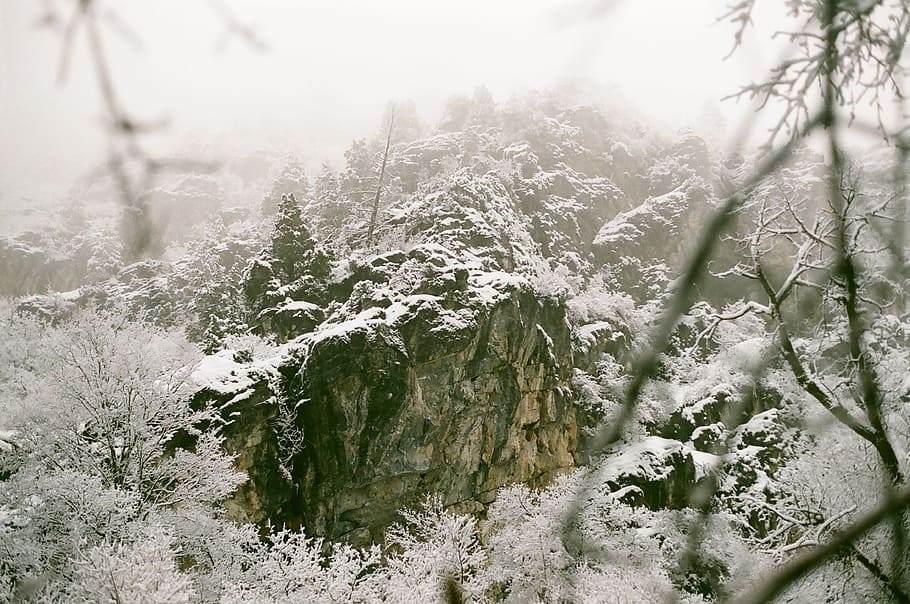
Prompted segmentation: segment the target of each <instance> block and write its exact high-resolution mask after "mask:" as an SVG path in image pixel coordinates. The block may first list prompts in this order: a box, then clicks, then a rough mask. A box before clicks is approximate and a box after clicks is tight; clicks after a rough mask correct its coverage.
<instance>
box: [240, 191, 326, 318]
mask: <svg viewBox="0 0 910 604" xmlns="http://www.w3.org/2000/svg"><path fill="white" fill-rule="evenodd" d="M330 271H331V266H330V259H329V256H328V254H326V252H325V251H324V250H323V248H322V246H321V245H319V244H318V243H317V242H316V240H315V239H313V236H312V235H311V234H310V231H309V229H308V228H307V226H306V224H305V222H304V219H303V210H302V208H301V207H300V204H298V203H297V199H296V198H295V197H294V195H293V194H289V195H283V196H282V198H281V201H280V202H279V204H278V216H277V218H276V220H275V228H274V230H273V232H272V240H271V243H270V244H269V246H268V247H267V248H266V249H264V250H262V252H261V253H260V254H259V257H258V258H256V259H255V260H253V261H252V262H251V263H250V264H249V265H248V266H247V268H246V271H245V273H244V276H243V292H244V296H245V298H246V301H247V306H248V309H249V311H250V320H251V321H255V318H256V317H257V316H258V315H259V313H260V312H261V311H263V310H264V309H266V308H269V307H270V306H274V305H275V304H277V303H280V302H281V301H283V300H285V299H288V298H290V299H311V300H312V299H318V298H319V297H320V295H319V293H318V291H317V290H318V289H319V287H318V286H319V284H320V282H322V281H324V280H325V279H326V278H328V276H329V273H330Z"/></svg>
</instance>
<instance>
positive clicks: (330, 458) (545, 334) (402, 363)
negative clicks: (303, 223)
mask: <svg viewBox="0 0 910 604" xmlns="http://www.w3.org/2000/svg"><path fill="white" fill-rule="evenodd" d="M426 253H427V251H426V250H416V251H414V252H413V253H412V254H411V257H412V258H413V257H414V256H420V255H421V254H426ZM397 260H399V261H401V260H403V258H397ZM406 264H407V260H404V262H402V263H401V264H396V265H395V267H396V268H395V269H394V270H396V271H399V272H400V271H402V270H407V267H406ZM422 265H423V266H427V264H426V261H425V260H424V261H423V263H422ZM429 265H430V266H432V264H429ZM449 277H451V281H452V282H453V283H457V282H458V280H459V279H463V280H464V285H465V286H469V287H464V289H463V290H462V291H461V292H460V294H459V292H458V289H457V288H454V291H452V289H450V291H449V293H448V294H445V295H442V294H434V293H429V292H431V291H433V290H434V288H433V285H434V283H436V284H437V285H438V282H446V281H448V280H449ZM361 289H362V287H361ZM389 294H390V292H387V291H386V292H381V293H377V292H375V291H374V292H373V293H372V295H371V296H370V297H367V298H368V299H367V301H366V302H361V306H362V307H363V310H361V312H360V313H359V314H357V315H356V317H355V318H353V319H350V320H348V321H343V322H341V323H335V324H333V323H327V324H325V325H323V326H322V327H320V328H319V329H317V330H316V331H315V332H312V333H309V334H305V335H304V336H301V337H299V338H297V339H296V340H294V341H292V342H290V343H289V344H287V345H285V346H284V347H283V348H282V351H281V353H280V354H279V355H278V357H276V358H275V359H273V360H272V361H271V362H270V363H271V365H267V366H266V365H264V364H262V363H260V364H259V365H256V366H247V365H243V364H234V363H232V362H231V361H230V360H229V359H227V358H226V356H225V355H226V353H222V354H221V355H220V356H218V357H213V358H212V359H210V361H209V362H208V363H209V367H207V368H206V367H203V368H201V369H200V371H198V372H197V379H199V380H200V381H201V382H202V385H203V386H205V389H204V391H203V392H204V394H203V395H202V396H211V397H216V398H218V399H219V400H222V401H223V402H224V403H227V404H226V405H225V408H224V409H225V415H226V416H228V417H232V418H234V419H235V421H234V423H232V424H231V425H230V426H228V428H227V436H228V446H229V447H230V448H231V449H232V450H234V451H236V452H237V453H239V455H240V457H239V459H238V465H239V466H240V468H241V469H244V470H246V471H247V472H248V473H249V474H250V482H249V483H248V484H247V485H246V486H245V487H243V488H242V489H241V492H240V493H239V495H238V496H237V497H236V498H235V501H234V502H233V504H232V506H233V508H234V510H235V512H240V511H241V510H242V515H243V516H245V517H246V518H249V519H251V520H254V521H259V522H263V521H265V520H271V522H272V523H277V524H281V523H287V524H289V525H292V526H298V525H302V526H304V527H306V529H307V530H308V532H311V533H314V534H320V535H325V536H328V537H330V538H344V539H346V540H349V541H352V542H355V543H364V542H368V541H370V540H373V539H377V538H379V537H380V536H381V530H382V529H383V528H384V527H385V526H387V525H388V524H390V523H392V522H394V521H396V520H397V519H398V517H397V510H398V509H400V508H401V507H402V506H406V505H415V504H417V503H418V502H419V501H420V500H421V499H422V497H423V496H424V495H425V494H426V493H431V492H435V493H439V494H441V495H442V497H443V501H444V503H445V504H446V505H447V506H453V507H454V508H455V509H460V510H464V511H480V510H482V509H483V507H484V506H485V505H486V504H488V503H490V502H491V501H492V500H493V498H494V497H495V494H496V490H497V489H498V488H499V487H502V486H504V485H506V484H509V483H512V482H524V483H529V484H531V485H538V486H540V485H543V484H545V483H546V482H547V481H548V480H549V479H550V478H552V476H554V475H555V474H556V473H558V472H560V471H561V470H564V469H568V468H571V467H572V466H574V463H575V459H574V453H575V449H576V423H575V421H576V420H575V408H574V404H573V403H572V401H571V400H570V397H569V392H570V390H569V387H568V382H569V379H570V377H571V371H572V356H571V347H570V331H569V326H568V324H567V322H566V319H565V315H564V309H563V306H562V305H560V304H557V303H555V302H551V301H548V300H541V299H539V298H538V297H536V296H535V295H534V294H533V293H531V292H530V290H529V289H528V287H527V284H526V283H525V282H524V281H523V280H522V279H520V278H517V277H514V276H511V275H507V274H505V273H489V272H482V271H479V270H472V271H471V274H470V276H468V269H467V268H465V267H464V266H452V265H446V266H443V267H440V268H439V270H438V271H437V273H436V274H435V275H430V276H428V277H427V278H425V279H424V280H422V281H418V282H417V285H416V287H415V288H414V290H413V291H412V292H411V293H409V294H408V295H406V296H403V297H402V296H398V297H395V296H391V295H389ZM384 295H385V296H388V297H386V298H383V296H384ZM355 297H356V296H355ZM216 362H220V363H221V366H220V367H217V366H215V365H213V363H216ZM231 371H233V372H234V375H233V376H231ZM213 375H214V376H215V378H214V379H212V376H213ZM280 405H284V406H285V409H293V410H295V411H296V413H295V414H294V416H295V417H296V426H295V427H289V426H284V427H283V428H282V427H280V416H281V408H280V407H279V406H280ZM282 430H284V431H285V435H286V434H287V433H288V432H294V431H295V430H296V431H299V432H298V434H299V435H300V438H301V439H302V440H300V441H299V443H300V445H301V446H300V447H299V450H292V449H293V443H291V444H290V449H288V448H287V447H286V448H285V450H282V447H281V446H280V445H279V438H280V437H281V436H282V434H281V432H282Z"/></svg>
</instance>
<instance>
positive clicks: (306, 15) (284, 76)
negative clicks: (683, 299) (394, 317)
mask: <svg viewBox="0 0 910 604" xmlns="http://www.w3.org/2000/svg"><path fill="white" fill-rule="evenodd" d="M73 4H74V3H73V2H58V6H59V7H60V8H61V9H62V10H64V11H71V10H72V5H73ZM225 5H226V6H228V7H229V8H230V10H231V12H232V13H234V14H235V15H236V16H237V18H238V19H240V20H241V21H243V22H244V23H248V24H250V25H252V26H254V27H255V29H256V31H257V33H258V34H259V36H260V37H261V38H262V39H263V40H264V41H265V42H266V43H267V44H268V50H267V51H265V52H257V51H255V50H253V49H251V48H250V47H249V46H247V45H245V44H243V43H241V42H240V41H239V40H237V39H236V38H234V39H230V40H229V42H228V44H227V45H226V46H224V45H221V44H219V41H220V40H222V38H223V33H224V24H223V22H222V20H220V19H219V18H218V16H217V14H218V13H217V11H215V10H213V4H212V3H211V2H207V1H203V0H154V1H152V0H149V1H144V2H142V1H139V0H119V1H117V2H107V3H103V4H102V6H105V7H107V9H106V10H110V9H115V10H116V15H117V17H118V21H120V22H122V23H124V24H126V25H127V26H128V27H129V28H130V29H131V30H132V31H133V32H134V33H135V37H136V39H137V40H138V47H137V48H134V47H133V45H131V44H130V43H128V42H127V39H126V38H124V37H121V36H118V35H117V33H116V31H115V30H114V28H113V27H111V25H110V24H108V25H107V26H106V27H105V29H104V33H105V36H106V37H105V42H106V47H107V49H108V54H109V55H110V56H111V57H112V64H113V75H114V82H115V85H116V87H117V89H118V90H119V91H120V94H121V95H122V97H123V99H124V105H125V106H126V107H127V108H128V110H129V111H130V113H131V114H132V115H135V116H137V117H140V118H147V119H156V118H168V119H169V120H170V124H171V125H170V127H169V129H168V130H167V131H166V132H164V133H162V134H161V135H157V138H158V142H157V144H158V148H159V149H162V150H166V151H179V150H180V149H181V147H184V148H185V146H186V145H187V142H188V141H194V142H196V143H198V144H201V145H203V146H205V145H208V146H209V147H210V148H211V149H212V150H213V151H214V152H216V153H226V154H235V153H242V152H244V151H246V150H253V149H255V148H257V147H260V146H263V145H268V146H275V147H279V148H287V149H290V150H294V151H297V152H301V153H304V154H307V155H308V156H309V157H308V158H307V159H309V160H311V161H313V160H321V159H322V157H321V155H327V156H329V157H338V156H339V155H340V152H341V151H342V150H343V149H344V148H345V147H346V146H347V145H348V144H349V142H350V141H351V139H353V138H355V137H362V136H368V135H370V134H372V133H373V132H374V131H375V130H376V128H377V126H378V122H379V117H380V115H381V113H382V110H383V108H384V106H385V104H386V102H387V101H389V100H391V99H404V98H410V99H413V100H414V101H415V102H416V104H417V109H418V112H419V113H420V114H421V116H422V117H423V118H424V119H426V120H428V121H431V122H432V121H434V120H435V119H436V118H437V117H438V114H439V111H440V108H441V106H442V103H443V101H444V100H445V98H447V97H448V96H450V95H452V94H456V93H468V94H469V93H470V92H471V90H473V88H474V87H475V86H477V85H479V84H485V85H486V86H487V87H488V88H489V89H490V90H491V91H492V92H493V94H494V96H495V97H496V98H497V100H501V101H502V100H507V99H508V97H509V96H510V95H511V94H512V93H514V92H518V91H522V90H527V89H530V88H545V87H547V86H550V85H553V84H554V83H556V82H557V81H559V80H560V79H563V78H566V77H584V78H590V79H594V80H597V81H602V82H607V83H615V84H617V85H619V86H620V88H621V89H622V91H623V93H624V95H625V97H626V98H628V99H629V101H630V102H631V103H632V104H634V105H635V106H636V107H638V108H639V109H640V110H642V111H644V112H646V113H648V114H650V115H653V116H655V118H656V119H659V120H662V121H664V122H665V123H668V124H679V125H685V124H686V123H687V122H691V121H692V119H693V116H696V115H697V114H698V113H699V112H701V111H702V110H703V108H704V107H705V106H706V104H710V103H715V102H719V100H720V98H721V97H722V96H724V95H726V94H729V93H730V92H732V91H734V90H735V89H736V86H737V85H738V84H742V83H745V82H748V81H749V80H750V79H755V78H757V77H759V76H758V74H760V73H761V69H762V68H763V66H765V65H767V64H768V63H769V62H770V61H771V60H772V59H773V56H771V52H770V50H769V48H768V43H767V32H768V31H770V30H771V29H773V28H774V23H772V22H770V20H773V18H775V17H773V16H772V17H768V19H766V20H765V21H763V15H762V14H759V15H757V17H758V19H757V21H758V22H757V23H756V28H757V29H756V31H755V33H752V34H750V38H751V39H748V40H747V44H746V49H745V50H744V51H743V52H738V53H736V54H735V55H734V56H733V57H732V58H731V59H729V60H727V61H726V62H723V61H722V58H723V56H724V55H725V54H726V53H727V51H728V50H729V49H730V46H731V43H732V28H731V26H730V25H729V24H720V25H717V24H715V23H714V21H715V19H716V17H717V16H718V15H720V14H721V13H722V12H723V9H724V6H725V5H726V2H723V1H720V0H691V1H683V0H626V1H625V2H612V3H610V2H607V3H604V2H600V3H592V2H570V1H567V0H538V1H533V0H495V1H494V0H458V1H435V0H434V1H428V0H382V1H379V0H360V1H353V0H306V1H303V0H284V1H279V0H249V1H228V2H226V4H225ZM605 5H606V6H607V9H603V7H604V6H605ZM41 7H42V5H41V3H38V2H26V1H23V0H0V199H2V200H4V201H5V202H6V203H7V204H9V203H11V202H14V200H18V199H20V198H22V197H23V196H33V197H36V198H39V199H41V198H42V197H43V198H46V197H49V196H53V195H59V192H60V191H61V190H62V189H61V187H62V186H64V185H66V184H67V183H68V182H69V181H71V180H72V178H74V177H75V176H77V175H79V174H81V173H84V172H85V171H87V170H89V169H91V168H92V167H95V166H97V165H98V164H99V163H100V162H101V161H102V159H103V156H104V155H103V154H104V149H105V138H104V131H103V130H102V128H100V127H99V124H100V123H101V117H102V115H103V111H102V107H101V104H100V99H99V95H98V92H97V90H98V88H97V83H96V81H95V79H94V75H93V72H92V71H91V69H90V64H89V60H88V54H87V52H86V40H85V38H84V37H82V36H80V37H77V39H76V40H75V44H74V46H73V48H74V50H73V53H72V56H71V57H70V62H71V68H70V70H69V73H68V77H67V78H66V81H65V82H63V83H58V82H57V70H58V64H59V61H60V55H61V47H62V44H61V36H60V34H59V33H54V32H53V31H51V30H49V29H40V28H37V27H36V25H35V24H36V21H37V20H38V19H39V17H40V16H41V13H42V10H41ZM743 109H744V106H743V104H740V105H735V104H733V103H729V102H728V103H726V104H724V106H723V109H722V110H723V112H724V114H725V117H726V118H727V120H728V121H730V122H734V121H736V120H737V119H738V117H737V116H738V115H739V113H740V112H741V111H742V110H743ZM313 155H320V157H312V156H313Z"/></svg>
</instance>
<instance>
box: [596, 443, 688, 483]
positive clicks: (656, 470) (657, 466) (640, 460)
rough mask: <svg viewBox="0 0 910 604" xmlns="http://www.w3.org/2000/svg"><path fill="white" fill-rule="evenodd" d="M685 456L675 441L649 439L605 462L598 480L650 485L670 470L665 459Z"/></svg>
mask: <svg viewBox="0 0 910 604" xmlns="http://www.w3.org/2000/svg"><path fill="white" fill-rule="evenodd" d="M688 452H689V451H688V449H687V448H686V447H685V446H684V445H683V444H682V443H681V442H679V441H678V440H672V439H669V438H661V437H659V436H649V437H647V438H645V439H643V440H641V441H639V442H636V443H632V444H629V445H626V446H624V447H623V449H622V452H621V453H620V454H619V455H616V456H615V457H611V458H610V459H608V460H607V461H606V463H605V464H604V465H603V466H602V467H601V470H600V474H601V480H603V481H605V482H617V481H618V480H619V479H621V478H623V477H626V476H639V477H642V478H645V479H647V480H650V481H657V480H663V479H664V478H666V477H667V476H669V474H670V471H671V470H672V466H671V465H670V464H668V463H667V459H668V458H669V457H671V456H672V455H676V454H685V453H688Z"/></svg>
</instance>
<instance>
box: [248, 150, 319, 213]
mask: <svg viewBox="0 0 910 604" xmlns="http://www.w3.org/2000/svg"><path fill="white" fill-rule="evenodd" d="M309 193H310V181H309V179H307V176H306V172H305V171H304V169H303V165H302V164H301V163H300V162H299V161H298V160H297V159H294V158H289V159H288V160H287V161H286V163H285V165H284V168H283V169H282V170H281V172H280V173H279V174H278V177H277V178H276V179H275V181H274V182H273V183H272V190H271V191H270V192H269V193H268V195H266V196H265V197H264V198H263V200H262V204H261V206H260V208H259V209H260V212H261V213H262V215H263V216H270V217H271V216H274V215H275V213H276V212H277V211H278V205H279V203H280V202H281V198H282V196H284V195H294V196H296V197H299V198H300V199H304V198H305V197H307V196H308V195H309Z"/></svg>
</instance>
